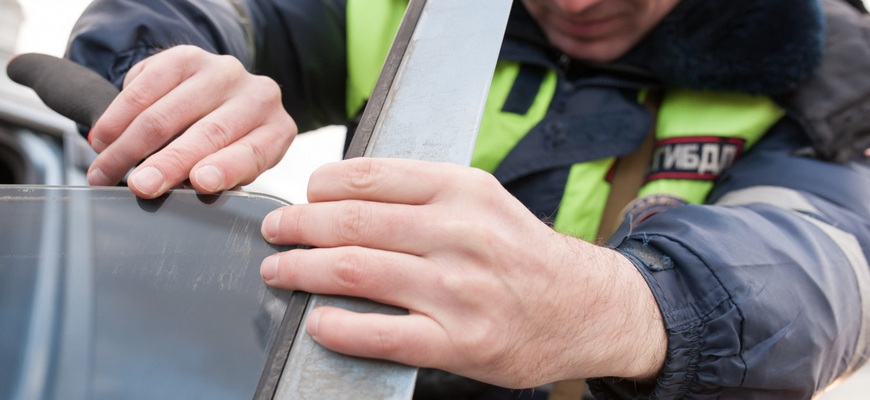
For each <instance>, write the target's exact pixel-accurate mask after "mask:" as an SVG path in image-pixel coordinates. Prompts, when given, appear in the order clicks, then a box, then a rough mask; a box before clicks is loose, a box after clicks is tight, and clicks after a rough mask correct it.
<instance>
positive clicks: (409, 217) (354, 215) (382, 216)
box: [262, 200, 454, 255]
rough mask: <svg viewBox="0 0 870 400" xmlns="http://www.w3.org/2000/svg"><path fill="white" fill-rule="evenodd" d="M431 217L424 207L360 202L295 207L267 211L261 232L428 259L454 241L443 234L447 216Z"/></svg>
mask: <svg viewBox="0 0 870 400" xmlns="http://www.w3.org/2000/svg"><path fill="white" fill-rule="evenodd" d="M427 214H428V211H427V210H426V209H424V208H423V206H408V205H402V204H386V203H378V202H368V201H358V200H347V201H337V202H328V203H310V204H297V205H295V206H291V207H282V208H280V209H278V210H275V211H272V212H271V213H269V214H268V215H267V216H266V218H265V219H264V220H263V224H262V234H263V237H264V238H266V240H267V241H269V242H271V243H275V244H303V245H310V246H314V247H339V246H362V247H368V248H373V249H380V250H388V251H397V252H403V253H408V254H413V255H425V254H427V253H429V252H431V251H433V250H434V249H435V248H436V247H435V246H444V243H445V242H446V243H453V242H454V241H453V240H450V237H449V236H445V229H444V228H443V227H442V226H441V225H442V224H443V223H444V221H443V220H444V218H443V217H435V218H433V217H434V216H429V215H427ZM448 226H449V224H448ZM446 233H448V234H449V232H446Z"/></svg>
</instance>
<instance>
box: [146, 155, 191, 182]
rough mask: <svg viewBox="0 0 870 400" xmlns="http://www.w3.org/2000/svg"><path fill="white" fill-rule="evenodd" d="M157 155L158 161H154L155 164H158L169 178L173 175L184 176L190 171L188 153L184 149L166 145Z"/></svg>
mask: <svg viewBox="0 0 870 400" xmlns="http://www.w3.org/2000/svg"><path fill="white" fill-rule="evenodd" d="M159 157H160V159H159V162H156V163H155V164H159V165H160V169H161V170H163V171H164V173H166V174H167V175H169V176H167V178H169V179H172V177H174V176H175V175H185V176H186V175H187V174H188V172H189V171H190V167H191V165H190V164H191V159H190V155H189V153H188V152H186V151H184V150H181V149H178V148H174V147H167V148H165V149H163V150H161V151H160V153H159Z"/></svg>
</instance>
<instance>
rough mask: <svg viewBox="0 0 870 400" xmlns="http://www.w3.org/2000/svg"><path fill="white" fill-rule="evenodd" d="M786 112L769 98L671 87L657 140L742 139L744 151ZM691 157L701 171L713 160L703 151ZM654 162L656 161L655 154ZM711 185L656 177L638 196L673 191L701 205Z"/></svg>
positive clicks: (711, 183)
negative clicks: (696, 138) (702, 137)
mask: <svg viewBox="0 0 870 400" xmlns="http://www.w3.org/2000/svg"><path fill="white" fill-rule="evenodd" d="M784 114H785V112H784V111H783V110H782V109H781V108H779V107H778V106H777V105H776V103H774V102H773V100H771V99H769V98H767V97H761V96H751V95H746V94H739V93H714V92H695V91H689V90H685V89H668V90H667V91H666V92H665V93H664V97H663V99H662V104H661V106H660V108H659V114H658V121H657V124H656V139H658V140H667V139H673V138H692V137H699V136H707V137H722V138H729V137H730V138H740V139H742V140H744V141H745V142H744V145H743V146H742V148H741V149H740V150H742V151H745V150H747V149H749V148H750V147H752V145H754V144H755V143H756V142H758V140H759V139H761V137H762V136H764V134H765V133H766V132H767V131H768V130H769V129H770V127H772V126H773V125H774V124H775V123H776V122H777V121H779V120H780V118H782V116H783V115H784ZM689 140H691V139H689ZM659 151H661V149H659ZM658 156H659V157H660V156H661V155H658ZM692 156H693V157H697V160H695V161H696V162H697V163H698V164H699V167H698V168H699V170H700V171H704V170H706V169H705V168H704V165H703V163H704V162H710V160H709V159H707V158H706V157H705V156H704V155H703V154H693V155H692ZM738 156H739V155H738ZM653 162H657V159H656V158H655V157H654V160H653ZM713 162H715V161H713ZM712 188H713V181H712V180H692V179H657V180H653V181H651V182H649V183H648V184H646V185H645V186H644V187H643V188H642V189H641V190H640V192H639V193H638V196H639V197H642V196H647V195H651V194H672V195H675V196H679V197H681V198H683V199H684V200H686V201H688V202H690V203H694V204H701V203H703V202H704V201H705V200H706V198H707V195H708V194H709V193H710V190H711V189H712Z"/></svg>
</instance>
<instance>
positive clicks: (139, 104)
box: [123, 81, 154, 110]
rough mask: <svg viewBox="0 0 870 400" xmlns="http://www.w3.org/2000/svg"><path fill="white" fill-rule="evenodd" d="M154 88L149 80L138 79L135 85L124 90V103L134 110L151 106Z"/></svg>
mask: <svg viewBox="0 0 870 400" xmlns="http://www.w3.org/2000/svg"><path fill="white" fill-rule="evenodd" d="M153 91H154V88H153V87H152V86H151V85H150V84H149V83H147V82H140V81H137V82H136V84H135V85H130V86H128V87H125V88H124V90H123V93H124V96H123V101H124V104H125V105H126V106H127V107H128V108H131V109H134V110H144V109H147V108H148V107H149V106H151V102H152V99H151V98H152V97H153V95H152V92H153Z"/></svg>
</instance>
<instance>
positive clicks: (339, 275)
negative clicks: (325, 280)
mask: <svg viewBox="0 0 870 400" xmlns="http://www.w3.org/2000/svg"><path fill="white" fill-rule="evenodd" d="M366 265H367V262H366V260H365V256H364V255H361V254H359V253H350V252H348V253H345V254H343V255H341V256H340V257H339V258H338V260H336V263H335V267H334V268H335V279H336V283H337V284H338V285H340V286H341V287H343V288H345V289H358V288H359V287H360V286H362V285H363V284H364V283H365V282H366V275H367V272H366V271H367V267H366Z"/></svg>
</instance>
